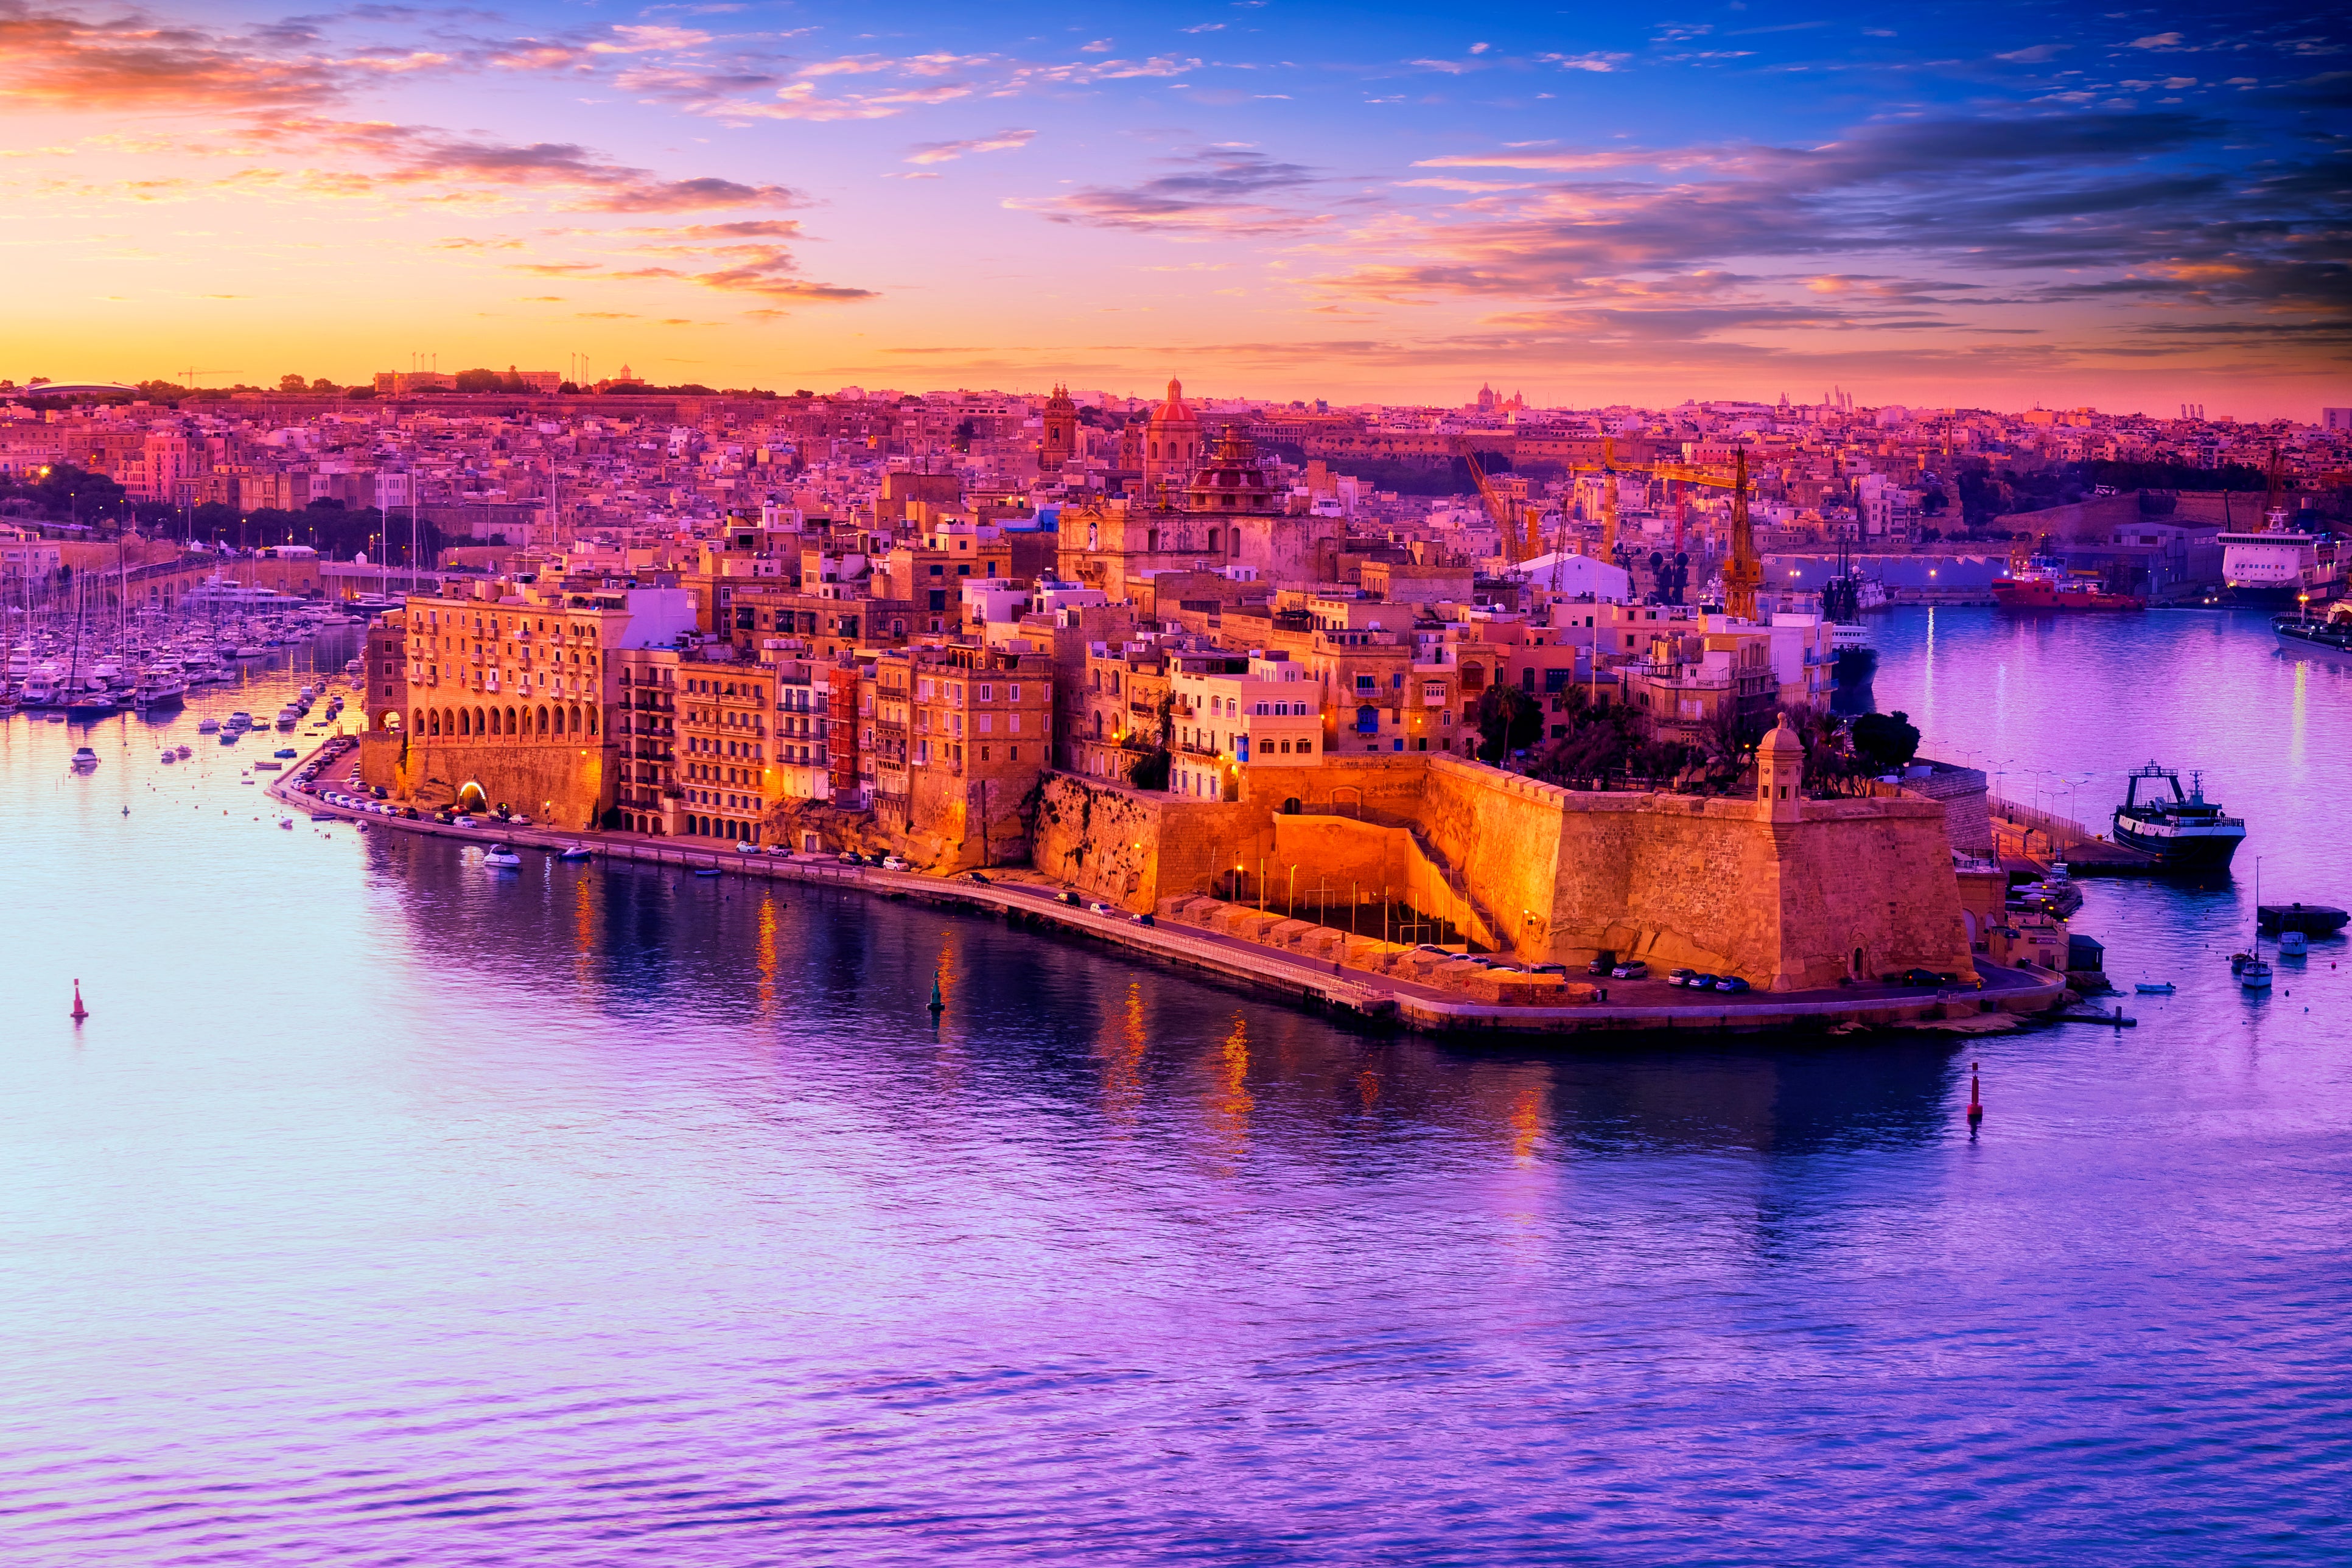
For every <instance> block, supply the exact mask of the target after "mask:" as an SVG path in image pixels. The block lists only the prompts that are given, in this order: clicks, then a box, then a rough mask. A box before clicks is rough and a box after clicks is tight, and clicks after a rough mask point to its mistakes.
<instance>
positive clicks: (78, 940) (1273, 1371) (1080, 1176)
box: [0, 610, 2352, 1568]
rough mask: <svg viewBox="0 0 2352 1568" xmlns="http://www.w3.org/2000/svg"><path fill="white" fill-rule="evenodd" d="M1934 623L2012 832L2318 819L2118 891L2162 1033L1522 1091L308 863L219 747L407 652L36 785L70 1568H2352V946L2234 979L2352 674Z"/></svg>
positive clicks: (27, 1023) (39, 1120)
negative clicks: (2229, 958) (403, 1567)
mask: <svg viewBox="0 0 2352 1568" xmlns="http://www.w3.org/2000/svg"><path fill="white" fill-rule="evenodd" d="M1876 636H1877V639H1878V642H1879V644H1880V647H1881V648H1882V650H1883V662H1882V665H1881V668H1880V671H1879V674H1878V677H1877V679H1876V682H1875V688H1874V694H1875V696H1876V699H1877V702H1878V706H1880V707H1881V708H1882V709H1893V708H1901V709H1904V710H1906V711H1907V712H1909V713H1910V714H1911V715H1912V716H1913V718H1914V719H1915V720H1916V721H1918V722H1919V723H1920V724H1921V726H1922V728H1923V729H1924V730H1925V731H1927V735H1928V737H1929V742H1930V745H1929V748H1928V749H1929V750H1930V752H1932V753H1934V754H1937V755H1944V756H1948V757H1950V758H1952V760H1955V761H1970V762H1974V763H1978V764H1979V765H1985V766H1988V767H1989V768H1990V769H1992V770H1995V771H1998V772H1999V773H2000V774H2001V775H2002V788H2003V790H2004V792H2005V793H2007V794H2009V795H2012V796H2016V797H2017V798H2021V799H2026V800H2029V801H2031V800H2032V798H2033V795H2032V791H2033V790H2034V789H2036V788H2040V789H2042V790H2044V791H2045V792H2046V791H2052V790H2054V791H2056V792H2057V793H2058V795H2059V798H2058V799H2057V800H2056V802H2055V803H2054V805H2053V809H2054V810H2057V811H2058V812H2060V814H2062V815H2072V816H2076V817H2078V818H2092V819H2103V818H2104V816H2105V812H2106V810H2107V809H2108V808H2109V807H2110V806H2111V805H2112V804H2113V799H2112V798H2111V797H2112V796H2115V795H2117V793H2118V791H2117V790H2116V787H2115V786H2116V783H2117V781H2119V780H2120V778H2121V775H2122V774H2123V773H2124V772H2125V771H2126V770H2127V769H2129V768H2130V767H2132V766H2135V765H2137V764H2140V763H2146V762H2147V761H2148V760H2150V758H2151V757H2153V758H2155V759H2156V760H2158V761H2161V762H2163V763H2167V764H2168V765H2171V766H2177V767H2179V768H2182V769H2184V770H2186V769H2191V768H2202V769H2203V770H2204V771H2205V777H2206V784H2207V787H2208V789H2209V791H2210V793H2211V794H2212V795H2214V796H2216V797H2217V798H2219V799H2220V800H2221V801H2222V802H2223V803H2225V804H2226V805H2227V806H2228V807H2229V808H2230V809H2231V811H2232V812H2233V813H2238V814H2241V815H2242V816H2245V817H2246V819H2247V820H2248V823H2249V826H2250V839H2249V842H2248V844H2247V846H2246V847H2245V848H2244V850H2243V851H2242V854H2241V856H2240V859H2239V862H2238V865H2237V867H2236V869H2235V874H2234V876H2233V877H2232V878H2231V879H2226V880H2223V881H2221V882H2219V883H2217V884H2216V885H2214V886H2212V887H2210V888H2181V887H2173V886H2168V885H2164V884H2158V883H2148V882H2134V881H2099V882H2094V883H2091V884H2089V885H2088V887H2087V893H2088V899H2087V903H2086V905H2085V907H2084V910H2083V912H2082V914H2081V916H2080V917H2079V919H2078V921H2077V925H2078V928H2079V929H2082V930H2084V931H2088V932H2090V933H2091V934H2093V935H2095V936H2096V937H2098V938H2099V939H2100V940H2102V941H2103V942H2105V943H2106V946H2107V952H2108V963H2109V967H2110V971H2111V973H2115V975H2116V978H2117V980H2118V981H2119V982H2120V983H2121V984H2124V985H2126V987H2128V985H2129V984H2130V983H2131V982H2132V980H2134V979H2136V978H2139V977H2141V976H2143V975H2145V976H2147V977H2153V978H2164V979H2170V980H2172V981H2175V982H2176V983H2177V984H2179V993H2178V994H2175V995H2172V996H2168V997H2158V996H2147V997H2139V996H2126V997H2125V998H2123V1001H2124V1005H2125V1007H2126V1011H2127V1012H2128V1013H2130V1014H2132V1015H2134V1016H2137V1017H2138V1019H2139V1020H2140V1025H2139V1026H2138V1027H2137V1028H2135V1029H2128V1030H2118V1029H2110V1028H2091V1027H2083V1026H2068V1027H2061V1028H2053V1029H2045V1030H2041V1031H2037V1032H2032V1033H2029V1034H2024V1035H2020V1036H2014V1037H1998V1038H1990V1039H1983V1040H1976V1041H1959V1042H1954V1041H1952V1040H1948V1039H1941V1038H1937V1037H1926V1036H1906V1037H1865V1036H1854V1037H1840V1038H1829V1039H1785V1038H1775V1037H1727V1038H1721V1039H1712V1038H1700V1039H1685V1040H1681V1041H1678V1042H1672V1043H1659V1042H1656V1041H1624V1042H1617V1041H1610V1042H1602V1043H1598V1044H1571V1045H1565V1046H1561V1047H1539V1046H1536V1045H1531V1044H1527V1043H1514V1044H1511V1045H1508V1046H1504V1047H1494V1048H1474V1047H1464V1046H1460V1045H1455V1044H1452V1043H1447V1042H1443V1041H1434V1040H1429V1039H1423V1038H1416V1037H1389V1038H1382V1037H1370V1036H1365V1035H1360V1034H1356V1033H1351V1032H1349V1031H1348V1030H1346V1029H1343V1028H1340V1027H1337V1026H1334V1025H1333V1024H1332V1023H1330V1022H1329V1021H1327V1020H1325V1019H1322V1018H1319V1017H1317V1016H1312V1015H1309V1014H1306V1013H1302V1012H1298V1011H1296V1010H1293V1009H1291V1008H1288V1007H1286V1006H1284V1005H1279V1004H1277V1003H1274V1002H1271V1001H1268V1000H1265V999H1262V998H1259V997H1256V996H1254V995H1250V994H1244V993H1242V992H1239V991H1234V990H1228V989H1223V988H1220V987H1219V986H1216V985H1213V984H1206V983H1202V982H1201V981H1197V980H1194V979H1192V978H1190V977H1187V976H1184V975H1181V974H1178V973H1172V972H1171V971H1168V970H1164V969H1160V968H1156V967H1153V966H1151V965H1150V964H1147V963H1138V962H1135V961H1132V960H1130V959H1129V958H1126V957H1124V956H1122V955H1120V954H1118V953H1116V952H1110V951H1108V950H1104V949H1101V948H1097V947H1093V946H1089V945H1087V944H1084V943H1079V942H1071V941H1066V940H1064V939H1061V938H1058V937H1055V936H1050V935H1040V934H1037V933H1034V932H1028V931H1010V930H1007V929H1006V928H1004V927H1003V926H1002V925H1001V924H994V923H991V922H988V921H981V920H975V919H970V918H959V917H955V916H950V915H946V914H942V913H938V912H934V911H931V910H924V909H919V908H915V907H911V906H908V905H904V904H897V903H889V902H884V901H879V900H867V899H866V898H864V897H862V896H859V895H856V894H844V893H838V892H833V891H825V890H818V889H803V888H800V887H797V886H793V885H789V884H783V883H776V884H767V883H761V884H757V885H754V884H751V883H747V882H743V881H740V880H737V879H696V878H693V877H690V876H685V875H681V874H680V873H679V872H677V870H676V869H674V868H673V869H658V868H642V867H635V866H620V865H615V866H613V867H609V868H608V867H605V866H602V865H593V864H592V865H587V866H574V865H562V864H557V863H555V862H553V861H551V859H550V858H547V857H545V856H543V855H540V854H536V853H527V854H525V855H524V856H523V864H522V866H521V868H520V869H519V870H513V871H494V870H490V869H488V868H484V867H483V866H482V865H481V864H480V863H479V860H478V850H476V849H471V848H465V847H458V846H457V845H455V844H452V843H448V842H445V841H441V840H437V839H431V838H424V837H414V836H409V835H404V834H400V833H396V832H392V831H386V830H382V829H378V830H375V831H363V830H358V829H355V828H353V827H352V826H345V825H341V824H334V825H329V824H317V825H314V824H312V823H310V822H309V821H308V820H306V819H304V818H303V817H302V816H299V815H298V816H294V817H293V818H292V826H290V827H280V826H278V821H279V819H280V818H281V817H282V816H285V814H284V812H283V811H282V810H280V809H278V808H276V807H274V806H273V805H272V804H271V803H269V802H268V800H266V799H265V798H263V797H262V790H261V787H260V786H259V785H258V784H255V783H252V782H248V781H249V780H250V778H251V777H252V775H251V774H250V773H247V772H246V771H245V770H246V768H247V766H248V765H249V764H250V763H252V762H253V761H254V760H256V758H257V757H258V756H264V755H266V754H267V752H268V751H269V750H272V749H274V748H275V747H276V746H277V745H278V744H283V743H285V742H283V741H282V740H279V739H276V738H274V737H272V736H268V735H257V736H254V737H250V738H248V739H247V740H246V741H244V742H240V743H238V744H236V745H221V744H218V743H217V742H215V739H214V737H212V736H208V735H205V736H200V735H199V734H198V733H197V732H196V731H197V722H198V721H199V719H200V718H202V717H204V716H205V715H207V714H214V715H222V714H226V712H227V711H228V710H230V709H232V708H242V709H247V710H251V711H253V712H255V713H257V714H259V713H269V712H275V711H276V710H277V709H278V705H279V704H280V703H282V702H283V701H284V700H286V696H287V694H288V693H289V692H290V691H291V689H293V688H294V687H295V686H298V685H299V684H300V683H301V681H302V680H303V679H307V678H309V672H308V671H307V670H306V669H305V668H304V667H305V666H306V665H309V664H310V663H311V662H312V661H314V660H315V663H316V665H317V667H318V668H321V669H339V668H341V664H342V661H343V660H344V659H345V658H349V657H350V656H351V653H352V637H351V636H350V634H348V633H345V634H340V635H339V636H338V637H333V638H329V639H325V640H322V641H321V642H320V644H318V645H317V647H316V651H315V652H312V651H310V650H299V651H297V652H295V653H294V654H292V655H291V656H290V657H289V658H285V659H281V660H280V661H278V663H277V664H276V665H275V666H273V667H271V668H257V669H256V670H255V671H254V672H253V673H252V674H250V675H249V676H248V678H247V679H248V681H249V684H248V685H247V687H245V688H243V689H216V690H214V691H208V692H205V693H204V694H201V695H199V696H198V697H196V698H195V699H194V700H192V701H191V703H190V705H189V706H188V708H187V709H186V710H184V712H182V713H180V714H178V715H175V716H173V717H170V718H167V719H163V720H160V721H146V720H141V719H137V718H130V717H118V718H112V719H108V720H105V721H100V722H98V723H96V724H93V725H90V726H87V727H85V726H81V725H68V724H63V723H46V722H40V721H34V720H31V719H28V718H26V717H21V716H20V717H17V718H15V719H12V720H8V721H5V722H0V834H5V847H6V855H7V859H6V867H7V873H6V883H5V891H6V897H5V899H0V942H5V949H0V951H5V952H6V954H7V962H6V963H5V964H0V1016H5V1018H6V1019H7V1020H8V1025H7V1027H6V1029H5V1031H0V1042H4V1043H0V1258H5V1265H4V1266H0V1336H5V1345H6V1347H7V1356H6V1367H7V1371H6V1373H5V1377H0V1542H5V1546H0V1560H5V1561H6V1562H7V1563H11V1564H38V1565H42V1568H48V1565H66V1564H93V1565H94V1564H106V1565H108V1568H120V1565H122V1564H261V1563H268V1564H318V1563H370V1564H374V1563H431V1564H435V1565H436V1568H447V1565H457V1564H508V1563H512V1564H523V1563H531V1564H539V1563H596V1564H606V1563H612V1564H665V1565H676V1564H696V1565H700V1564H725V1565H732V1564H751V1563H921V1562H946V1561H956V1562H1007V1561H1045V1562H1052V1561H1087V1562H1106V1561H1108V1562H1158V1561H1181V1562H1200V1563H1349V1564H1354V1563H1529V1562H1570V1561H1573V1562H1625V1563H1658V1562H1710V1563H1791V1562H1798V1563H1823V1562H1851V1561H1860V1562H1874V1563H1892V1562H1901V1563H1970V1564H1981V1563H1986V1562H2003V1563H2047V1562H2050V1561H2053V1560H2054V1559H2059V1558H2062V1557H2070V1556H2071V1557H2074V1558H2075V1559H2078V1560H2081V1561H2085V1562H2101V1563H2108V1562H2124V1561H2128V1562H2133V1563H2198V1564H2204V1563H2214V1562H2221V1561H2228V1562H2244V1563H2323V1562H2337V1561H2342V1560H2344V1559H2345V1558H2346V1557H2347V1555H2352V1521H2347V1506H2346V1503H2345V1499H2346V1498H2347V1496H2352V1231H2348V1230H2347V1224H2346V1218H2345V1216H2346V1215H2347V1213H2352V1034H2347V1029H2346V1027H2345V1024H2344V1018H2345V1014H2346V1008H2347V1002H2352V952H2347V943H2346V942H2344V941H2343V940H2342V939H2340V938H2339V939H2336V940H2333V941H2329V942H2319V943H2315V944H2314V948H2313V952H2312V953H2311V956H2310V957H2309V958H2308V959H2307V960H2303V961H2286V962H2284V963H2282V964H2281V965H2280V968H2279V974H2278V985H2277V989H2276V990H2275V991H2274V992H2273V994H2271V995H2269V996H2268V997H2266V998H2261V999H2249V998H2248V997H2247V996H2246V995H2244V994H2242V993H2241V992H2240V991H2239V990H2238V989H2237V987H2236V986H2235V985H2234V984H2233V983H2232V982H2231V975H2230V973H2229V969H2228V966H2227V963H2226V962H2225V955H2226V954H2227V953H2228V952H2230V951H2231V949H2232V948H2234V947H2237V946H2240V945H2242V944H2243V943H2244V942H2245V941H2246V940H2247V937H2248V935H2249V933H2250V931H2251V921H2252V877H2253V870H2254V866H2253V858H2254V857H2255V856H2257V855H2261V856H2263V857H2264V859H2263V897H2264V898H2265V900H2270V899H2289V898H2304V899H2306V900H2315V901H2323V902H2333V903H2337V904H2342V903H2344V902H2345V901H2347V895H2352V856H2347V854H2346V853H2345V852H2344V849H2343V842H2344V835H2343V830H2342V826H2341V823H2342V820H2343V816H2342V814H2343V811H2344V804H2343V803H2344V800H2345V797H2346V793H2347V760H2352V666H2346V667H2336V666H2329V665H2326V664H2320V663H2314V662H2309V661H2307V660H2305V659H2299V658H2291V657H2289V656H2286V655H2284V654H2282V653H2281V652H2279V651H2278V650H2277V649H2276V647H2274V646H2273V638H2272V637H2271V635H2270V633H2269V630H2268V627H2267V625H2266V624H2265V623H2264V622H2263V620H2262V618H2261V617H2259V616H2250V615H2237V616H2231V615H2226V614H2222V613H2219V612H2162V613H2154V614H2150V615H2147V616H2136V617H2129V618H2126V617H2115V618H2111V619H2100V618H2095V617H2085V618H2083V619H2080V620H2075V621H2072V622H2053V621H2040V622H2036V621H2031V620H2019V619H2015V618H2011V617H2007V616H2002V615H2000V613H1998V612H1995V611H1991V610H1957V611H1955V610H1939V611H1937V612H1935V613H1934V614H1933V616H1930V615H1929V614H1928V613H1927V612H1925V611H1904V612H1899V613H1897V614H1895V615H1894V616H1887V617H1882V618H1881V619H1880V620H1879V622H1878V623H1877V626H1876ZM166 742H174V743H177V742H185V743H187V744H189V745H191V746H192V747H193V749H194V755H193V756H192V757H191V758H190V759H189V760H188V761H187V762H184V763H173V764H171V765H168V766H166V765H163V764H162V763H159V762H158V760H157V756H158V752H160V750H161V749H162V748H163V745H164V744H165V743H166ZM82 743H88V744H89V745H91V746H93V747H94V748H95V749H96V750H97V752H98V753H99V756H100V763H99V765H98V767H97V768H96V770H95V771H94V772H90V773H80V774H78V773H73V772H72V771H71V770H70V769H69V768H68V757H69V754H70V752H71V751H72V749H73V747H74V746H76V745H78V744H82ZM306 743H307V742H306ZM1963 747H1966V748H1969V750H1970V752H1972V753H1973V755H1970V756H1967V757H1964V756H1962V755H1961V754H1960V748H1963ZM2085 775H2090V776H2089V777H2088V778H2087V779H2086V778H2085ZM2069 781H2075V782H2072V783H2071V784H2070V782H2069ZM2069 788H2071V789H2072V791H2073V795H2072V800H2071V803H2070V802H2069V801H2068V800H2067V799H2066V798H2065V795H2064V792H2065V791H2067V790H2068V789H2069ZM126 808H127V810H126ZM77 978H79V981H80V984H81V987H82V993H83V994H84V996H85V997H86V998H87V1000H88V1003H89V1008H90V1015H91V1016H89V1019H88V1021H87V1022H85V1023H83V1024H82V1025H80V1026H79V1027H77V1026H75V1025H74V1024H73V1023H72V1022H70V1021H69V1020H68V1017H67V1011H68V1006H69V1005H70V1002H71V988H72V985H73V983H74V981H75V980H76V979H77ZM934 981H936V982H937V984H938V985H939V987H940V994H941V997H942V999H943V1001H944V1002H945V1004H946V1005H945V1011H944V1013H943V1015H942V1016H940V1018H939V1019H938V1020H937V1021H936V1022H935V1021H934V1020H933V1018H932V1017H931V1016H930V1014H929V1012H928V1010H927V1009H926V1006H925V1004H926V1002H927V1001H928V1000H929V996H930V993H931V987H932V985H933V984H934ZM1971 1062H1981V1063H1982V1069H1981V1078H1982V1081H1983V1085H1984V1094H1985V1099H1986V1101H1987V1104H1988V1107H1989V1114H1988V1116H1987V1118H1986V1120H1985V1122H1984V1124H1983V1127H1982V1129H1981V1130H1980V1131H1979V1132H1977V1133H1976V1134H1974V1135H1971V1133H1970V1131H1969V1128H1968V1126H1967V1123H1966V1121H1965V1120H1964V1118H1963V1116H1962V1108H1963V1107H1964V1105H1965V1104H1966V1102H1967V1100H1968V1090H1969V1068H1970V1063H1971Z"/></svg>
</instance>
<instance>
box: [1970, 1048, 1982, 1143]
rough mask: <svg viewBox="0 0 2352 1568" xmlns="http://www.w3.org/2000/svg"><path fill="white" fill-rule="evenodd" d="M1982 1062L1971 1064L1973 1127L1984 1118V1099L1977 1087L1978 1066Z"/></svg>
mask: <svg viewBox="0 0 2352 1568" xmlns="http://www.w3.org/2000/svg"><path fill="white" fill-rule="evenodd" d="M1980 1065H1981V1064H1980V1063H1977V1062H1970V1063H1969V1126H1970V1127H1971V1128H1973V1127H1974V1126H1976V1124H1977V1123H1978V1122H1979V1121H1983V1120H1984V1100H1983V1098H1982V1097H1981V1096H1980V1095H1979V1092H1978V1089H1977V1068H1979V1066H1980Z"/></svg>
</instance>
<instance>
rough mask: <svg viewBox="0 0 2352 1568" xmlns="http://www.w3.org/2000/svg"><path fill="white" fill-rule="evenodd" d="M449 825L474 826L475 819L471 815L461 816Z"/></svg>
mask: <svg viewBox="0 0 2352 1568" xmlns="http://www.w3.org/2000/svg"><path fill="white" fill-rule="evenodd" d="M449 826H452V827H471V826H474V819H473V818H472V817H470V816H461V817H459V818H457V821H455V822H453V823H451V824H450V825H449Z"/></svg>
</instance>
